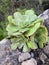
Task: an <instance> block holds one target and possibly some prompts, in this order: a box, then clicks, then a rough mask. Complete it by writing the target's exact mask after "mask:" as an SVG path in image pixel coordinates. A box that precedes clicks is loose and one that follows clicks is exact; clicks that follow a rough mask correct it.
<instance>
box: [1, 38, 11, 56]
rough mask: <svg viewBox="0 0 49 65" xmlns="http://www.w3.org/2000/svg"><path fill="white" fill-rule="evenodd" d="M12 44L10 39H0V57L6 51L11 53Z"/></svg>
mask: <svg viewBox="0 0 49 65" xmlns="http://www.w3.org/2000/svg"><path fill="white" fill-rule="evenodd" d="M10 44H11V41H10V40H8V39H3V40H2V41H0V57H2V56H3V55H5V54H6V53H9V51H10V48H11V47H10Z"/></svg>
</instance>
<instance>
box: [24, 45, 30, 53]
mask: <svg viewBox="0 0 49 65" xmlns="http://www.w3.org/2000/svg"><path fill="white" fill-rule="evenodd" d="M28 51H29V48H28V47H27V45H26V44H24V47H23V52H28Z"/></svg>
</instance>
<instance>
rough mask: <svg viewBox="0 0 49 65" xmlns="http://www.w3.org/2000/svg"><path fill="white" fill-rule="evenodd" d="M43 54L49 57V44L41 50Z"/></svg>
mask: <svg viewBox="0 0 49 65" xmlns="http://www.w3.org/2000/svg"><path fill="white" fill-rule="evenodd" d="M43 51H44V53H45V54H46V55H48V56H49V44H48V45H47V46H45V47H44V49H43Z"/></svg>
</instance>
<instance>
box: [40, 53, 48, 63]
mask: <svg viewBox="0 0 49 65" xmlns="http://www.w3.org/2000/svg"><path fill="white" fill-rule="evenodd" d="M46 59H47V56H46V55H45V54H44V53H41V55H40V60H41V61H42V62H43V63H45V60H46Z"/></svg>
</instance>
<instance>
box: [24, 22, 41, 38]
mask: <svg viewBox="0 0 49 65" xmlns="http://www.w3.org/2000/svg"><path fill="white" fill-rule="evenodd" d="M39 27H40V22H38V23H36V24H35V25H34V26H31V27H30V28H29V30H28V31H27V32H26V33H25V35H26V36H27V37H28V36H31V35H33V34H34V33H35V32H36V31H37V29H38V28H39Z"/></svg>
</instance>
